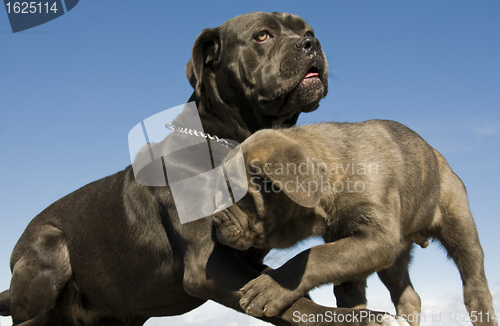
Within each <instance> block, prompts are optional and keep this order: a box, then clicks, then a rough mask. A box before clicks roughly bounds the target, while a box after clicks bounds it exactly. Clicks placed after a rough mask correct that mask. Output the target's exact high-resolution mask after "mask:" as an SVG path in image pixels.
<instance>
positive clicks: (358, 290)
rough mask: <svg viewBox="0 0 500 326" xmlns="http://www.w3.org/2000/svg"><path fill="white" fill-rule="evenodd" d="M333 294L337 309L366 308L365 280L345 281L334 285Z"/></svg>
mask: <svg viewBox="0 0 500 326" xmlns="http://www.w3.org/2000/svg"><path fill="white" fill-rule="evenodd" d="M333 293H334V294H335V298H336V299H337V307H339V308H353V309H364V308H366V278H365V279H363V280H361V281H347V282H344V283H341V284H339V285H334V286H333Z"/></svg>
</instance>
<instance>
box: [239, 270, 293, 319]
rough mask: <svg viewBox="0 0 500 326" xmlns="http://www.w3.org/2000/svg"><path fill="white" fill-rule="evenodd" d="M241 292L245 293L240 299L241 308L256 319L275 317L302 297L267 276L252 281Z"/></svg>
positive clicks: (263, 275)
mask: <svg viewBox="0 0 500 326" xmlns="http://www.w3.org/2000/svg"><path fill="white" fill-rule="evenodd" d="M240 291H242V292H243V297H242V298H241V299H240V306H241V308H243V310H245V312H246V313H247V314H249V315H252V316H255V317H261V316H262V315H266V316H267V317H271V316H275V315H277V314H278V313H279V312H280V311H281V310H282V309H283V308H285V307H286V306H288V305H290V304H292V303H293V302H294V301H295V300H297V299H298V298H299V297H300V296H301V295H302V294H301V293H298V292H296V291H292V290H288V289H286V288H283V287H282V286H281V285H279V284H278V283H277V282H276V281H275V280H274V279H273V278H272V277H271V276H269V275H267V274H262V275H260V276H259V277H257V278H255V279H253V280H251V281H250V282H248V283H247V284H246V285H245V286H243V287H242V288H241V289H240Z"/></svg>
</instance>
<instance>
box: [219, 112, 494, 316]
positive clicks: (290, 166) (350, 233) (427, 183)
mask: <svg viewBox="0 0 500 326" xmlns="http://www.w3.org/2000/svg"><path fill="white" fill-rule="evenodd" d="M241 150H242V152H243V155H244V157H245V164H246V169H247V171H246V172H247V176H248V178H249V193H248V194H247V196H246V197H245V198H243V199H242V200H241V201H240V202H238V204H237V205H234V206H233V207H230V208H228V209H226V210H224V211H221V212H219V213H217V214H216V215H215V216H214V223H215V224H216V226H217V227H218V228H217V235H218V238H219V240H220V241H221V242H222V243H224V244H226V245H229V246H233V247H235V248H238V249H240V250H244V249H246V248H249V247H257V248H259V247H263V248H269V247H272V248H286V247H290V246H291V245H293V244H295V243H296V242H298V241H300V240H302V239H305V238H306V237H308V236H314V235H316V236H317V235H320V236H323V237H324V239H325V242H326V244H324V245H320V246H316V247H313V248H311V249H309V250H307V251H305V252H302V253H300V254H299V255H297V256H296V257H295V258H293V259H292V260H290V261H288V262H287V263H286V264H285V265H283V266H282V267H280V268H279V269H277V270H273V271H270V272H268V273H266V274H267V275H266V274H263V275H261V276H259V277H258V278H257V279H255V280H252V281H251V282H249V283H248V284H247V285H245V286H244V287H243V289H242V292H244V296H243V298H242V300H241V305H242V308H244V309H245V310H246V311H247V312H248V313H250V314H254V315H256V316H259V315H261V314H265V315H267V316H273V315H274V314H276V313H277V312H278V311H280V309H281V308H282V307H284V306H286V305H287V304H289V303H290V302H293V300H295V299H297V298H298V297H299V296H300V295H303V294H304V293H307V292H308V291H309V290H310V289H312V288H314V287H316V286H319V285H321V284H325V283H334V284H335V285H336V294H341V296H337V299H338V300H339V301H338V306H350V307H355V306H357V307H364V306H365V305H366V299H365V295H364V293H365V292H364V291H365V287H366V277H367V276H368V275H370V274H371V273H374V272H378V274H379V276H380V278H381V280H382V281H383V282H384V284H385V285H386V286H387V288H388V289H389V290H390V292H391V298H392V300H393V302H394V304H395V306H396V310H397V313H398V315H402V316H405V315H406V317H407V319H408V320H409V321H412V324H413V325H418V315H419V313H420V298H419V296H418V295H417V293H416V292H415V291H414V289H413V287H412V284H411V282H410V277H409V274H408V264H409V261H410V251H411V248H412V245H413V242H416V243H417V244H420V245H421V246H422V247H425V246H426V245H427V244H428V242H427V239H428V238H431V237H432V238H435V239H437V240H439V241H440V242H441V243H442V245H443V246H444V248H446V250H447V252H448V255H449V256H450V257H451V258H452V259H453V260H454V261H455V263H456V264H457V266H458V269H459V271H460V274H461V277H462V280H463V283H464V300H465V305H466V307H467V310H468V312H469V313H470V314H471V320H472V321H473V324H474V325H496V321H495V320H493V318H492V316H494V311H493V304H492V297H491V294H490V292H489V289H488V285H487V281H486V277H485V273H484V267H483V251H482V249H481V245H480V243H479V238H478V234H477V230H476V226H475V223H474V221H473V218H472V215H471V213H470V210H469V207H468V203H467V195H466V191H465V187H464V185H463V184H462V182H461V180H460V179H459V178H458V177H457V176H456V175H455V173H454V172H453V171H452V170H451V168H450V167H449V165H448V164H447V162H446V160H445V159H444V158H443V156H441V154H439V153H438V152H437V151H436V150H435V149H433V148H432V147H431V146H429V145H428V144H427V143H426V142H425V141H424V140H423V139H422V138H421V137H420V136H419V135H418V134H416V133H415V132H413V131H412V130H410V129H408V128H407V127H405V126H403V125H401V124H399V123H397V122H393V121H384V120H372V121H367V122H363V123H325V124H318V125H304V126H298V127H292V128H287V129H277V130H272V129H271V130H262V131H259V132H257V133H255V134H254V135H252V136H251V137H250V138H248V139H247V140H246V141H245V142H244V143H243V144H242V145H241ZM342 285H344V286H342ZM337 286H339V287H338V290H337ZM346 289H350V290H349V291H346ZM410 315H411V316H410ZM480 315H481V316H489V317H488V318H482V321H480V320H479V316H480ZM472 316H477V318H476V319H477V320H476V321H475V322H474V319H473V318H474V317H472Z"/></svg>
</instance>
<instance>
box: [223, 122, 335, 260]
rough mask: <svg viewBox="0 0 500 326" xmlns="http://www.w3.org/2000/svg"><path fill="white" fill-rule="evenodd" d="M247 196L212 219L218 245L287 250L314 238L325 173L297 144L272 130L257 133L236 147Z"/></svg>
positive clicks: (318, 229)
mask: <svg viewBox="0 0 500 326" xmlns="http://www.w3.org/2000/svg"><path fill="white" fill-rule="evenodd" d="M241 150H242V152H243V156H244V158H245V166H246V174H247V178H248V193H247V195H246V196H245V197H244V198H243V199H241V200H240V201H239V202H238V203H237V204H235V205H233V206H232V207H229V208H228V209H225V210H223V211H221V212H219V213H217V214H215V216H214V225H215V226H216V228H217V237H218V239H219V241H220V242H222V243H223V244H225V245H228V246H231V247H233V248H236V249H239V250H246V249H248V248H250V247H256V248H263V247H270V248H288V247H290V246H292V245H293V244H295V243H297V242H298V241H300V240H303V239H305V238H307V237H309V236H312V235H318V234H320V233H321V232H322V230H323V227H324V216H321V214H320V213H318V211H320V209H319V207H318V206H319V203H320V200H321V197H322V195H323V192H322V189H323V187H322V183H323V181H324V180H325V178H326V171H325V170H324V168H323V167H322V166H321V165H318V164H316V160H315V159H314V157H313V156H312V155H311V154H310V153H309V151H308V149H307V147H306V145H305V144H300V143H298V142H297V141H295V140H293V139H291V138H290V137H288V136H285V135H283V134H282V133H281V132H279V131H276V130H262V131H259V132H257V133H255V134H254V135H252V136H251V137H250V138H248V139H247V140H245V141H244V142H243V143H242V144H241Z"/></svg>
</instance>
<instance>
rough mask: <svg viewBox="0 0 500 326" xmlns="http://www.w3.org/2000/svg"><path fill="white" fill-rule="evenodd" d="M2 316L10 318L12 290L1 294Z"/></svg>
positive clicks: (0, 311)
mask: <svg viewBox="0 0 500 326" xmlns="http://www.w3.org/2000/svg"><path fill="white" fill-rule="evenodd" d="M0 316H10V290H5V291H3V292H2V293H0Z"/></svg>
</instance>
